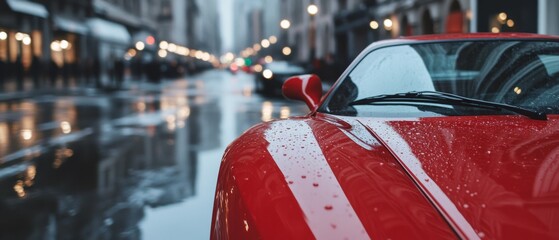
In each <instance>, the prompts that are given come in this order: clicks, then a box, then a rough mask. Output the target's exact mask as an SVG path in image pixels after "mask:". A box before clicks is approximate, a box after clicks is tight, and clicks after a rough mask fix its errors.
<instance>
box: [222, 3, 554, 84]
mask: <svg viewBox="0 0 559 240" xmlns="http://www.w3.org/2000/svg"><path fill="white" fill-rule="evenodd" d="M278 10H279V11H278ZM232 11H233V12H234V14H235V36H234V40H235V41H234V46H235V51H237V52H239V53H244V54H242V55H253V56H256V58H262V57H264V56H265V55H266V54H267V53H266V52H262V51H261V50H259V49H260V48H261V47H263V45H262V44H260V40H263V39H266V38H267V37H269V36H271V35H275V36H278V37H279V45H278V47H288V48H289V49H287V50H286V51H285V52H284V54H283V55H289V58H290V60H292V61H295V62H300V63H306V64H307V67H308V68H309V69H311V70H313V71H314V72H315V73H322V74H323V75H324V76H328V75H329V74H335V75H336V74H339V73H340V70H335V69H344V68H345V66H347V65H348V64H349V62H350V61H351V60H352V59H354V58H355V57H356V56H357V54H359V53H360V52H361V51H362V50H363V49H364V48H365V47H366V46H368V45H369V44H370V43H372V42H374V41H378V40H382V39H388V38H398V37H402V36H413V35H423V34H437V33H467V32H531V33H541V34H555V35H557V34H559V24H556V23H557V22H558V21H557V20H558V18H559V17H558V16H557V15H556V14H555V12H557V11H559V2H557V1H553V0H537V1H529V2H526V1H521V0H511V1H506V2H503V1H498V0H484V1H480V0H337V1H328V0H267V1H255V0H235V3H234V9H233V10H232ZM272 11H273V12H274V13H279V16H278V14H274V13H272ZM274 23H275V24H274ZM251 48H252V49H251ZM247 50H248V52H247ZM247 53H251V54H247ZM272 53H273V54H274V55H273V57H274V58H275V57H283V56H282V51H276V52H272ZM286 53H287V54H286ZM332 69H333V70H332ZM327 70H332V71H327Z"/></svg>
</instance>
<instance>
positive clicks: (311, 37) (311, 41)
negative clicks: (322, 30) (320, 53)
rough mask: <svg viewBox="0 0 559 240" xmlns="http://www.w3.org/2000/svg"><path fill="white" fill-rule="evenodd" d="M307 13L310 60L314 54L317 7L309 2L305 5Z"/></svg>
mask: <svg viewBox="0 0 559 240" xmlns="http://www.w3.org/2000/svg"><path fill="white" fill-rule="evenodd" d="M307 13H308V14H309V16H310V29H309V47H310V61H311V62H312V61H313V60H314V57H315V55H316V22H315V15H316V14H317V13H318V7H317V6H316V5H315V4H314V3H311V4H310V5H309V6H308V7H307Z"/></svg>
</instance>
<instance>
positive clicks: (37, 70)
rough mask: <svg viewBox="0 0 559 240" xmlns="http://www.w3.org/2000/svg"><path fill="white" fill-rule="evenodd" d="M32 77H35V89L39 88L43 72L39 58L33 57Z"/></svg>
mask: <svg viewBox="0 0 559 240" xmlns="http://www.w3.org/2000/svg"><path fill="white" fill-rule="evenodd" d="M29 70H30V71H31V76H33V87H35V88H39V87H40V82H41V74H42V72H43V66H42V64H41V60H40V59H39V57H37V56H33V59H31V68H30V69H29Z"/></svg>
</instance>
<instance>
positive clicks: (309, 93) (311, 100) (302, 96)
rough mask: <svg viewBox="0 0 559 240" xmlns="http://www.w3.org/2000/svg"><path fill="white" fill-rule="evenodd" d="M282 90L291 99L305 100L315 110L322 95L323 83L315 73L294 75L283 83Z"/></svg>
mask: <svg viewBox="0 0 559 240" xmlns="http://www.w3.org/2000/svg"><path fill="white" fill-rule="evenodd" d="M282 92H283V95H284V96H285V97H287V98H289V99H293V100H300V101H303V102H305V103H306V104H307V106H308V107H309V109H311V111H314V110H316V108H317V107H318V103H319V102H320V97H322V84H321V82H320V78H319V77H318V76H317V75H314V74H309V75H301V76H294V77H291V78H289V79H287V80H286V81H285V82H284V83H283V86H282Z"/></svg>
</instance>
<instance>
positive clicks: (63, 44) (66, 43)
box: [60, 40, 70, 50]
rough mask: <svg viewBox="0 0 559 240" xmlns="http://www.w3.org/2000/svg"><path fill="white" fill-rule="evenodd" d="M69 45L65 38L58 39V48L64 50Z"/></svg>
mask: <svg viewBox="0 0 559 240" xmlns="http://www.w3.org/2000/svg"><path fill="white" fill-rule="evenodd" d="M69 47H70V43H69V42H68V41H66V40H62V41H60V48H61V49H63V50H66V49H68V48H69Z"/></svg>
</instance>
